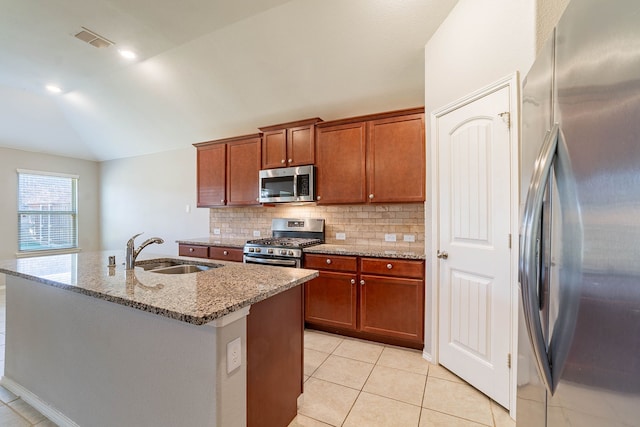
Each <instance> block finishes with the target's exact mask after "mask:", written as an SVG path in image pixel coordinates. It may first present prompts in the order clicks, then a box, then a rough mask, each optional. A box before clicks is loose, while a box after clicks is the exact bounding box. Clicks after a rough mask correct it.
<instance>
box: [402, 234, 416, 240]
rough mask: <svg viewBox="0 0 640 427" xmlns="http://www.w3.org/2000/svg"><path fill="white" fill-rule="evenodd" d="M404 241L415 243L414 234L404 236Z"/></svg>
mask: <svg viewBox="0 0 640 427" xmlns="http://www.w3.org/2000/svg"><path fill="white" fill-rule="evenodd" d="M404 241H405V242H415V241H416V236H415V234H405V235H404Z"/></svg>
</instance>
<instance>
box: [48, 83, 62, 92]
mask: <svg viewBox="0 0 640 427" xmlns="http://www.w3.org/2000/svg"><path fill="white" fill-rule="evenodd" d="M46 88H47V90H48V91H49V92H51V93H60V92H62V89H60V88H59V87H58V86H56V85H47V86H46Z"/></svg>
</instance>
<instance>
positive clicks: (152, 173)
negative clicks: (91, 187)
mask: <svg viewBox="0 0 640 427" xmlns="http://www.w3.org/2000/svg"><path fill="white" fill-rule="evenodd" d="M100 176H101V181H100V192H101V208H100V211H101V218H102V248H103V249H104V250H109V249H124V247H125V245H126V243H127V240H128V239H129V238H130V237H131V236H133V235H134V234H137V233H140V232H144V233H145V234H144V235H142V236H140V237H138V238H137V239H136V244H140V243H142V242H143V241H144V239H148V238H149V237H152V236H159V237H162V238H163V239H164V240H165V243H164V244H162V245H153V246H150V247H149V248H147V249H145V251H148V252H149V253H158V254H167V255H169V254H170V255H177V254H178V245H177V244H176V243H175V240H176V239H185V238H190V237H206V236H208V235H209V209H203V208H200V209H198V208H196V149H195V148H194V147H192V146H189V147H188V148H183V149H179V150H172V151H166V152H162V153H156V154H150V155H146V156H139V157H130V158H126V159H118V160H110V161H106V162H102V163H101V164H100ZM186 205H189V206H190V208H191V212H190V213H187V212H186Z"/></svg>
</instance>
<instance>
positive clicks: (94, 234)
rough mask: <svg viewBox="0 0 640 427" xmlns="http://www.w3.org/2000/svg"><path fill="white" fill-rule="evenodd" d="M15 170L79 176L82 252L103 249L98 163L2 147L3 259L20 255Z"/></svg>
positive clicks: (0, 229) (0, 211)
mask: <svg viewBox="0 0 640 427" xmlns="http://www.w3.org/2000/svg"><path fill="white" fill-rule="evenodd" d="M16 169H31V170H37V171H44V172H58V173H66V174H75V175H79V176H80V179H79V181H78V244H79V246H80V248H82V250H83V251H95V250H98V249H100V232H99V228H100V222H99V208H98V205H99V192H98V191H99V185H98V182H99V174H98V170H99V167H98V163H96V162H93V161H88V160H79V159H72V158H69V157H60V156H52V155H49V154H41V153H33V152H28V151H21V150H13V149H9V148H1V147H0V197H1V198H2V203H0V259H5V258H13V257H15V256H16V252H18V215H17V208H18V201H17V192H18V175H17V173H16ZM0 280H1V279H0ZM1 284H2V283H0V285H1Z"/></svg>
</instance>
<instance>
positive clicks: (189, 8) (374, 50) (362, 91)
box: [0, 0, 457, 160]
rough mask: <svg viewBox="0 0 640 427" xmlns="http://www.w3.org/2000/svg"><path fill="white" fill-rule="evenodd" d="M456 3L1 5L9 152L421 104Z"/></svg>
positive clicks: (97, 0)
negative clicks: (128, 53)
mask: <svg viewBox="0 0 640 427" xmlns="http://www.w3.org/2000/svg"><path fill="white" fill-rule="evenodd" d="M456 1H457V0H322V1H318V0H315V1H314V0H292V1H285V0H233V1H230V0H182V1H179V2H178V1H174V0H0V10H2V13H0V146H3V147H10V148H19V149H23V150H29V151H37V152H47V153H54V154H59V155H64V156H69V157H77V158H83V159H91V160H109V159H116V158H122V157H130V156H135V155H142V154H148V153H153V152H158V151H166V150H171V149H176V148H180V147H185V146H189V145H190V144H192V143H194V142H200V141H205V140H210V139H217V138H224V137H229V136H236V135H241V134H246V133H254V132H256V131H257V128H258V127H260V126H266V125H270V124H276V123H282V122H286V121H293V120H298V119H303V118H307V117H315V116H320V117H322V118H323V119H325V120H330V119H334V118H339V117H345V116H352V115H359V114H368V113H374V112H378V111H385V110H391V109H400V108H408V107H415V106H420V105H423V104H424V45H425V44H426V42H427V40H428V39H429V38H430V37H431V35H432V34H433V33H434V32H435V30H436V29H437V27H438V26H439V25H440V23H441V22H442V21H443V20H444V18H445V17H446V16H447V14H448V13H449V11H450V10H451V9H452V7H453V6H454V4H455V3H456ZM81 27H86V28H89V29H90V30H92V31H94V32H96V33H98V34H100V35H101V36H103V37H105V38H107V39H109V40H111V41H113V42H115V45H114V46H111V47H108V48H103V49H97V48H94V47H93V46H90V45H88V44H86V43H84V42H82V41H80V40H78V39H76V38H75V37H73V36H74V34H76V33H77V32H79V31H80V30H81ZM120 47H128V48H131V49H133V50H135V51H136V52H137V53H138V55H139V56H138V58H137V59H136V60H134V61H132V62H131V61H127V60H125V59H123V58H121V57H120V56H119V55H118V54H117V49H118V48H120ZM49 83H54V84H57V85H59V86H60V87H61V88H62V89H63V93H62V94H59V95H53V94H50V93H48V92H47V91H46V90H45V89H44V86H45V85H46V84H49Z"/></svg>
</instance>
